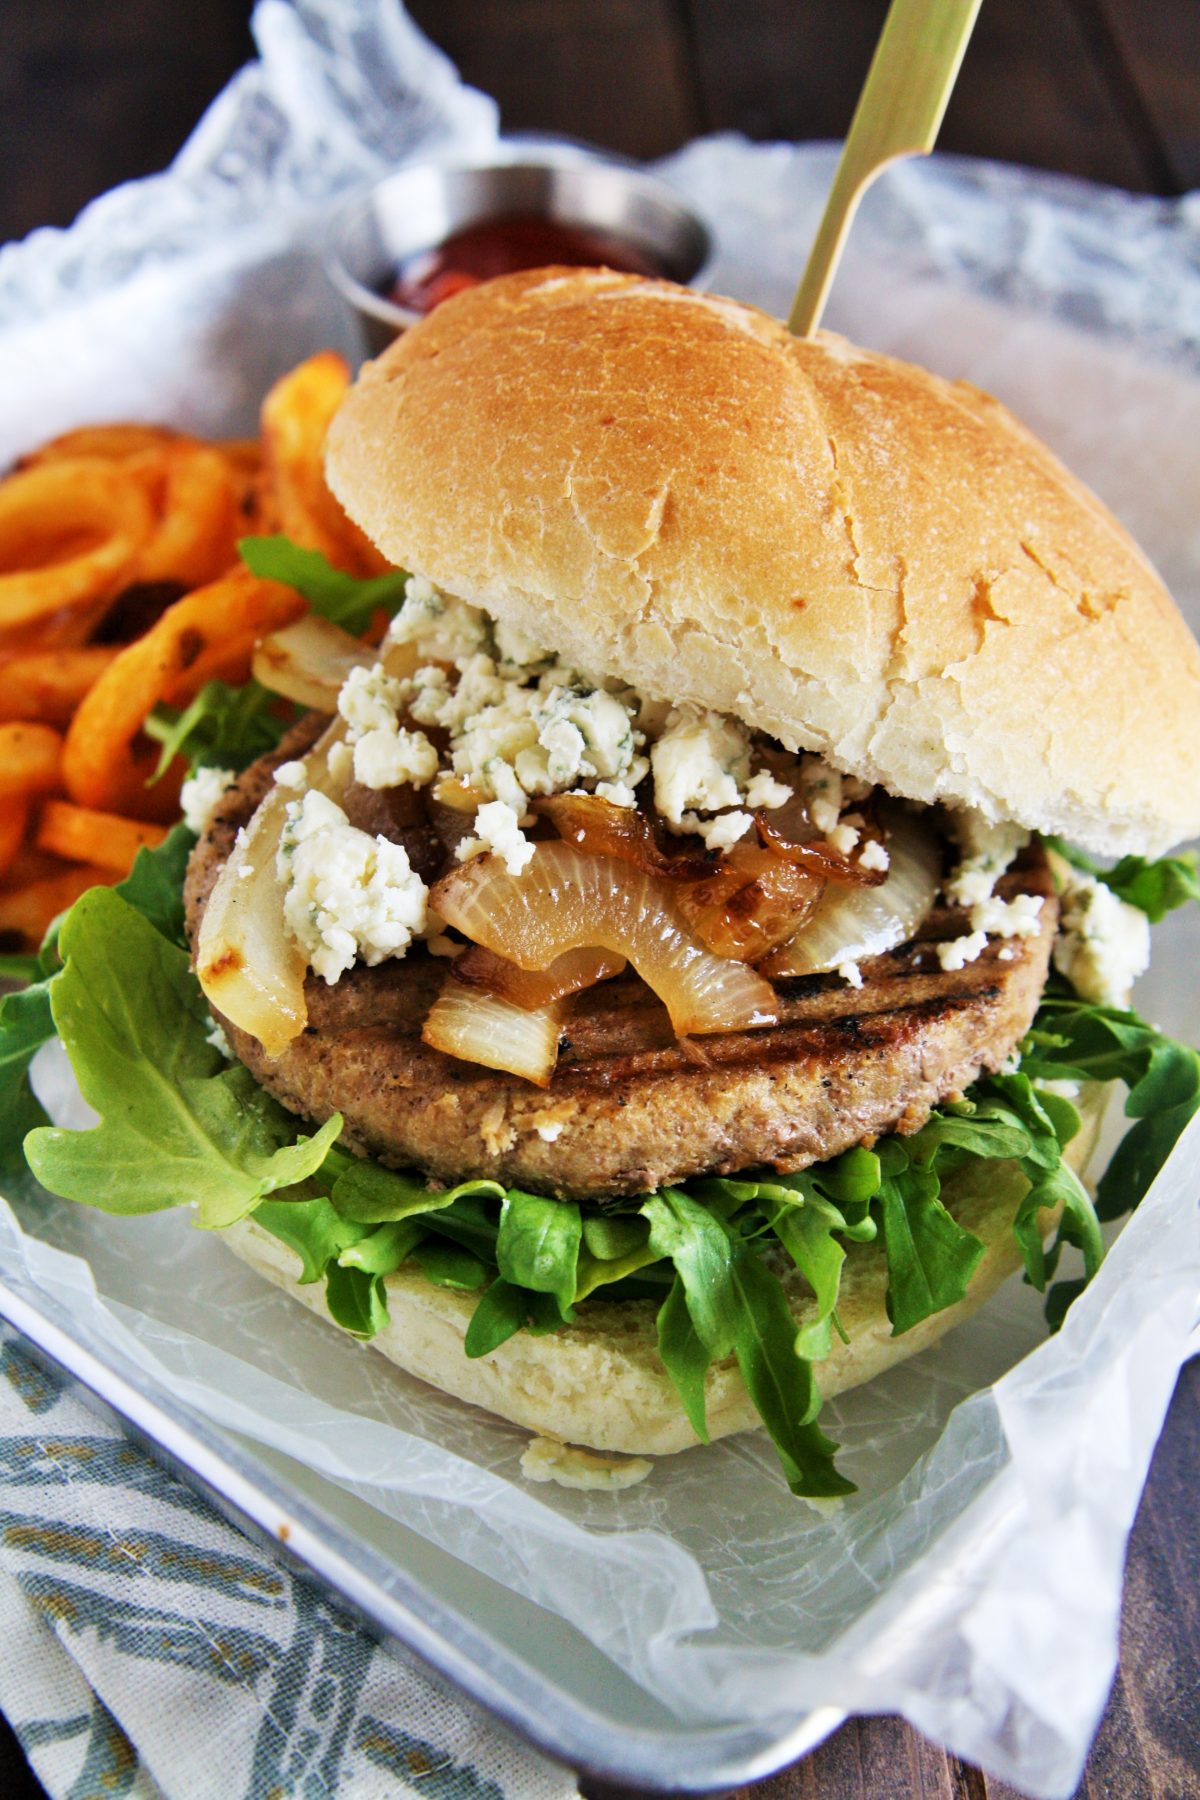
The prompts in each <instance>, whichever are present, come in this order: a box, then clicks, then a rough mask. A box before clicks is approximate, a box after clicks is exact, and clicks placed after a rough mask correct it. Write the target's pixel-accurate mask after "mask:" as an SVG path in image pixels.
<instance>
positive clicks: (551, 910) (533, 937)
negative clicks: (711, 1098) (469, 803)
mask: <svg viewBox="0 0 1200 1800" xmlns="http://www.w3.org/2000/svg"><path fill="white" fill-rule="evenodd" d="M430 901H431V904H432V905H433V907H434V908H435V909H436V911H437V912H438V913H439V914H440V915H441V917H442V918H443V919H445V920H446V922H447V923H448V924H450V925H453V926H454V927H455V929H456V930H458V931H461V932H462V933H463V935H464V936H465V937H469V938H471V939H472V940H473V941H474V942H475V943H479V944H482V945H483V946H484V947H485V949H488V950H493V951H495V953H496V954H497V955H498V956H505V957H507V958H508V959H509V960H510V961H512V962H515V963H517V964H518V965H519V966H520V967H521V968H523V969H545V968H548V967H549V965H550V964H551V963H552V962H553V961H554V959H555V958H556V957H558V956H562V955H563V953H564V952H565V951H567V950H578V949H584V948H602V949H606V950H612V951H614V952H616V954H617V955H620V956H624V957H627V958H628V960H629V961H630V962H631V963H632V964H633V966H634V968H635V969H636V970H637V972H638V974H639V975H640V976H641V977H642V980H643V981H644V982H645V983H646V985H647V986H648V987H650V988H652V989H653V990H654V992H655V993H656V994H657V995H658V997H659V999H660V1000H661V1001H662V1002H663V1004H664V1005H665V1006H666V1008H667V1011H668V1012H669V1013H670V1015H671V1023H672V1025H673V1026H674V1028H675V1032H676V1034H677V1035H678V1036H681V1037H682V1036H684V1035H685V1034H687V1033H689V1032H695V1033H698V1034H699V1033H704V1032H712V1031H742V1030H745V1029H746V1028H747V1027H749V1026H753V1025H770V1024H773V1023H774V1021H775V1019H776V1017H777V1008H776V1003H775V995H774V992H773V990H772V989H771V987H770V985H769V983H768V982H766V981H764V980H763V979H762V978H761V976H758V975H755V974H753V973H752V972H751V971H750V970H749V969H747V968H746V967H745V966H744V965H743V964H742V963H738V962H732V961H730V960H729V959H728V958H726V957H720V956H714V955H713V953H712V952H711V951H710V950H706V949H705V948H704V946H703V945H702V944H701V943H700V942H699V940H698V939H697V938H696V937H695V936H694V935H693V934H692V932H691V931H689V930H688V928H687V927H686V925H685V924H684V922H683V920H682V919H681V918H680V916H679V913H678V910H677V908H676V906H675V890H674V885H673V884H672V883H671V882H668V881H666V880H665V879H664V878H663V877H662V876H655V875H650V874H647V873H646V872H645V871H644V870H641V869H635V868H631V867H629V866H627V865H626V864H624V863H622V862H619V861H617V860H616V859H615V858H613V857H610V856H589V855H588V854H587V853H586V852H585V851H579V850H575V849H573V848H572V847H571V845H570V844H566V843H561V842H559V843H547V844H538V845H536V847H535V849H534V854H533V857H532V860H531V861H530V863H529V865H528V867H527V868H526V869H525V870H524V872H523V873H522V874H521V875H520V876H513V875H510V874H509V873H508V871H507V869H506V868H505V866H504V863H503V862H502V860H501V859H500V858H499V857H496V856H481V857H476V858H474V859H473V860H472V861H471V862H469V863H465V864H464V865H463V866H462V868H459V869H454V870H452V871H451V873H450V874H449V875H446V876H444V877H443V878H442V880H441V881H439V882H438V884H437V886H436V887H435V888H434V890H433V893H432V895H431V896H430Z"/></svg>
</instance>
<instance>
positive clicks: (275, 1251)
mask: <svg viewBox="0 0 1200 1800" xmlns="http://www.w3.org/2000/svg"><path fill="white" fill-rule="evenodd" d="M1105 1092H1106V1090H1105V1089H1103V1088H1098V1089H1095V1090H1092V1091H1091V1092H1090V1093H1088V1094H1086V1095H1085V1096H1084V1098H1083V1100H1082V1102H1081V1108H1082V1110H1083V1117H1084V1123H1083V1127H1082V1129H1081V1131H1080V1132H1079V1134H1078V1136H1077V1137H1076V1138H1075V1139H1074V1140H1073V1141H1072V1143H1071V1144H1070V1145H1069V1146H1068V1148H1067V1151H1066V1160H1067V1161H1069V1162H1070V1163H1071V1165H1072V1166H1073V1167H1074V1168H1075V1169H1076V1170H1077V1171H1079V1172H1082V1170H1083V1169H1084V1167H1085V1166H1086V1163H1087V1161H1088V1159H1089V1158H1090V1156H1091V1153H1092V1150H1093V1149H1094V1146H1095V1142H1096V1138H1097V1136H1098V1134H1099V1129H1100V1123H1101V1118H1102V1113H1103V1102H1104V1095H1105ZM1026 1188H1027V1183H1026V1180H1025V1177H1024V1176H1023V1175H1022V1174H1021V1172H1020V1170H1019V1169H1018V1168H1017V1166H1016V1164H1015V1163H1010V1162H985V1163H974V1164H971V1165H969V1166H968V1167H967V1168H965V1169H962V1170H960V1171H958V1172H957V1173H956V1174H955V1176H954V1177H953V1178H952V1179H951V1180H949V1181H947V1182H946V1183H945V1184H944V1185H943V1190H942V1199H943V1201H944V1202H945V1204H946V1205H947V1206H948V1208H949V1210H950V1211H951V1213H952V1214H953V1215H954V1217H955V1218H956V1219H957V1221H958V1223H959V1224H960V1225H962V1226H963V1227H964V1228H965V1229H966V1230H968V1231H970V1232H973V1233H974V1234H975V1236H976V1237H978V1238H979V1239H980V1240H981V1242H982V1243H983V1245H984V1254H983V1257H982V1259H981V1261H980V1264H979V1267H978V1269H977V1270H976V1273H975V1277H974V1279H973V1281H972V1283H971V1289H970V1292H969V1293H968V1295H967V1297H966V1298H965V1299H964V1300H962V1301H960V1302H959V1303H958V1304H957V1305H955V1306H951V1307H948V1308H946V1310H945V1311H943V1312H939V1313H935V1314H934V1315H933V1316H932V1317H931V1318H928V1319H925V1320H924V1321H922V1323H921V1324H919V1325H917V1326H915V1327H913V1328H912V1329H911V1330H909V1331H906V1332H905V1333H904V1334H903V1335H902V1336H900V1337H896V1336H893V1334H892V1328H891V1323H890V1321H889V1319H888V1316H887V1310H886V1306H885V1296H886V1291H887V1264H886V1260H885V1257H884V1252H883V1246H882V1244H881V1243H880V1242H879V1241H878V1240H877V1241H876V1242H874V1243H871V1244H854V1245H851V1246H849V1247H848V1249H847V1255H846V1261H845V1264H844V1266H843V1271H842V1283H841V1292H840V1295H839V1298H838V1317H839V1319H840V1321H841V1324H842V1328H843V1330H844V1331H845V1333H846V1337H847V1339H848V1340H849V1341H848V1342H842V1341H841V1339H840V1338H838V1337H837V1336H836V1335H835V1337H834V1342H833V1347H832V1350H831V1352H830V1354H829V1356H828V1357H827V1358H826V1359H825V1360H824V1361H823V1362H821V1363H819V1364H817V1366H816V1378H817V1384H818V1386H819V1388H820V1391H821V1393H822V1395H823V1396H824V1397H825V1398H831V1397H832V1396H833V1395H835V1394H839V1393H842V1392H844V1391H845V1390H846V1389H848V1388H853V1387H858V1386H860V1385H861V1384H862V1383H863V1382H865V1381H869V1380H870V1379H871V1378H872V1376H874V1375H878V1374H881V1373H882V1372H883V1370H885V1369H889V1368H891V1367H892V1366H893V1365H894V1364H896V1363H900V1362H903V1361H904V1360H905V1359H906V1358H908V1357H910V1356H914V1355H916V1353H917V1352H918V1351H920V1350H924V1349H926V1348H927V1347H928V1346H929V1345H930V1344H932V1343H934V1342H935V1341H936V1340H937V1339H938V1338H940V1337H942V1336H944V1335H945V1333H946V1332H947V1331H949V1330H951V1329H952V1328H953V1327H954V1326H955V1325H957V1324H959V1323H961V1321H962V1320H964V1319H966V1318H968V1317H969V1316H970V1315H971V1314H972V1313H973V1312H975V1311H976V1310H977V1309H978V1308H979V1307H980V1306H981V1305H982V1304H983V1302H984V1301H985V1300H986V1299H987V1298H988V1297H989V1296H990V1295H991V1294H992V1293H994V1292H995V1290H996V1288H998V1287H999V1285H1000V1283H1001V1282H1002V1281H1004V1280H1005V1279H1006V1278H1007V1277H1008V1276H1009V1275H1011V1274H1012V1273H1013V1272H1014V1271H1015V1270H1016V1269H1017V1268H1018V1267H1019V1266H1020V1260H1021V1259H1020V1252H1019V1250H1018V1248H1017V1245H1016V1242H1015V1239H1014V1237H1013V1233H1012V1224H1013V1219H1014V1217H1015V1215H1016V1211H1017V1208H1018V1206H1019V1204H1020V1201H1021V1198H1022V1195H1023V1194H1024V1193H1025V1191H1026ZM1041 1223H1042V1228H1043V1232H1044V1234H1046V1235H1048V1234H1049V1233H1050V1231H1051V1230H1052V1229H1053V1226H1054V1223H1055V1214H1054V1212H1052V1211H1046V1212H1044V1213H1043V1215H1042V1220H1041ZM221 1235H222V1237H223V1238H224V1240H225V1242H226V1243H227V1244H229V1246H230V1247H231V1248H232V1249H233V1250H234V1252H235V1253H236V1254H237V1255H238V1256H240V1257H241V1258H242V1259H243V1260H244V1261H245V1262H247V1263H249V1264H250V1266H251V1267H252V1268H254V1269H256V1270H257V1271H258V1273H259V1274H261V1275H265V1276H266V1278H267V1279H268V1280H269V1281H273V1282H274V1283H276V1285H277V1286H279V1287H282V1288H284V1289H286V1290H287V1291H288V1292H289V1293H292V1294H294V1295H295V1296H296V1298H297V1299H298V1300H301V1301H303V1302H304V1304H305V1305H306V1306H308V1307H310V1308H311V1309H312V1310H313V1311H314V1312H316V1313H318V1314H320V1315H321V1316H322V1317H323V1318H325V1319H329V1313H328V1310H327V1308H326V1305H325V1299H324V1287H323V1284H322V1283H319V1282H313V1283H309V1284H307V1285H305V1286H301V1285H300V1283H299V1280H298V1274H299V1268H300V1263H299V1258H298V1257H297V1256H296V1255H295V1253H294V1252H293V1251H292V1250H290V1249H289V1248H288V1247H287V1246H286V1245H285V1244H283V1243H281V1242H280V1240H279V1239H278V1238H276V1237H273V1236H272V1235H271V1234H270V1233H269V1232H268V1231H266V1230H264V1229H263V1228H262V1227H261V1226H259V1225H255V1224H254V1222H253V1220H252V1219H245V1220H242V1221H241V1222H240V1223H239V1224H237V1225H234V1226H231V1227H230V1228H228V1229H227V1230H226V1231H224V1232H222V1234H221ZM782 1278H783V1281H784V1286H785V1288H786V1290H787V1293H788V1299H789V1302H790V1304H791V1307H792V1311H793V1314H794V1315H795V1319H796V1324H797V1327H798V1328H799V1327H802V1326H804V1325H805V1324H808V1323H811V1322H812V1320H813V1317H814V1314H815V1302H814V1301H813V1298H812V1294H811V1292H810V1290H809V1289H808V1286H807V1283H806V1282H805V1281H804V1279H803V1277H802V1276H801V1275H800V1274H799V1273H798V1271H796V1270H794V1269H792V1268H791V1267H790V1266H789V1267H788V1269H787V1270H786V1271H785V1272H783V1275H782ZM386 1286H387V1300H388V1312H389V1319H388V1323H387V1324H386V1325H385V1326H384V1327H383V1329H382V1330H381V1331H380V1332H379V1333H378V1334H377V1335H376V1336H375V1337H374V1338H372V1339H371V1343H370V1346H369V1347H370V1348H372V1349H374V1350H378V1351H381V1352H382V1354H383V1355H384V1356H386V1357H388V1358H389V1359H390V1360H391V1361H392V1362H394V1363H397V1364H398V1365H399V1367H400V1368H402V1369H404V1370H406V1371H407V1373H408V1374H410V1375H415V1376H418V1377H419V1378H420V1379H421V1380H422V1381H427V1382H429V1383H431V1384H432V1385H433V1386H434V1387H436V1388H439V1389H441V1390H442V1392H443V1393H448V1394H453V1395H455V1396H456V1397H457V1398H458V1399H460V1400H466V1401H469V1402H471V1403H472V1404H473V1405H476V1406H481V1407H484V1408H486V1410H487V1411H488V1412H492V1413H496V1414H498V1415H499V1416H500V1417H501V1418H504V1419H509V1420H511V1421H512V1422H513V1423H514V1424H517V1425H521V1426H524V1427H526V1428H527V1429H528V1430H529V1431H532V1432H535V1433H537V1434H538V1435H539V1436H543V1437H548V1438H553V1439H557V1440H559V1441H561V1442H564V1443H571V1444H578V1445H583V1446H586V1447H587V1448H589V1449H593V1450H601V1451H610V1452H616V1453H620V1454H627V1455H635V1456H647V1455H649V1456H662V1455H667V1454H670V1453H671V1452H674V1451H677V1450H686V1449H689V1448H691V1447H692V1446H693V1445H695V1444H696V1443H697V1442H698V1439H697V1438H696V1435H695V1433H694V1432H693V1431H692V1428H691V1426H690V1424H689V1423H688V1420H687V1418H686V1416H685V1414H684V1412H683V1409H682V1407H681V1405H680V1402H679V1398H678V1395H677V1394H676V1392H675V1389H674V1388H673V1387H672V1385H671V1382H670V1380H669V1378H668V1376H667V1373H666V1370H665V1369H664V1367H663V1364H662V1362H661V1361H660V1359H659V1355H658V1348H657V1337H656V1330H655V1316H656V1313H657V1310H658V1308H657V1303H656V1302H655V1301H653V1300H625V1301H605V1300H603V1299H598V1298H595V1297H593V1298H592V1299H590V1300H588V1301H586V1302H584V1303H583V1304H582V1305H581V1306H580V1307H579V1308H578V1310H577V1320H576V1323H575V1324H573V1325H566V1326H564V1327H563V1328H562V1329H561V1330H560V1331H556V1332H554V1333H552V1334H550V1335H547V1336H540V1337H533V1336H531V1335H530V1334H529V1333H528V1332H524V1331H522V1332H518V1333H517V1334H516V1335H515V1336H514V1337H511V1338H509V1339H508V1341H507V1342H506V1343H504V1344H501V1345H500V1347H499V1348H498V1349H496V1350H493V1351H492V1352H491V1353H490V1355H488V1356H483V1357H478V1358H475V1359H468V1357H467V1356H465V1355H464V1353H463V1338H464V1336H465V1333H466V1329H467V1324H468V1322H469V1320H470V1317H471V1314H472V1312H473V1311H474V1309H475V1306H476V1303H477V1300H478V1295H476V1294H464V1293H461V1292H458V1291H456V1290H454V1289H450V1288H442V1287H435V1286H433V1284H432V1283H430V1282H429V1281H427V1280H426V1279H425V1277H424V1276H423V1275H422V1274H421V1273H420V1271H419V1270H418V1269H417V1267H416V1266H415V1264H411V1263H410V1264H406V1265H405V1266H403V1267H402V1268H400V1269H398V1270H397V1271H396V1272H395V1273H394V1274H392V1275H389V1276H388V1277H387V1278H386ZM331 1323H332V1321H331ZM334 1329H339V1328H338V1327H336V1326H335V1327H334ZM705 1389H706V1401H707V1414H708V1427H709V1435H710V1437H711V1438H713V1439H716V1438H719V1437H726V1436H728V1435H729V1434H730V1433H731V1432H735V1431H747V1430H752V1429H754V1428H756V1427H758V1426H759V1425H760V1423H761V1421H760V1420H759V1418H758V1415H757V1413H756V1412H755V1410H754V1407H753V1404H752V1403H751V1400H750V1397H749V1395H748V1394H747V1392H746V1389H745V1387H744V1385H743V1383H742V1378H741V1375H740V1374H739V1372H738V1368H737V1364H736V1362H735V1360H734V1359H733V1358H732V1357H728V1358H726V1359H725V1360H724V1361H722V1362H719V1363H714V1364H713V1365H712V1367H711V1368H710V1369H709V1371H708V1377H707V1380H706V1384H705Z"/></svg>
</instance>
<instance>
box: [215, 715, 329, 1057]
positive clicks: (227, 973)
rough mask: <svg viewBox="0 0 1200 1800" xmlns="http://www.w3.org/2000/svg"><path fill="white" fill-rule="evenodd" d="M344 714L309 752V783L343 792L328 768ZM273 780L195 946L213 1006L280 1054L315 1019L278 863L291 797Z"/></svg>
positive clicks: (226, 870)
mask: <svg viewBox="0 0 1200 1800" xmlns="http://www.w3.org/2000/svg"><path fill="white" fill-rule="evenodd" d="M345 730H346V727H345V724H344V723H343V721H342V720H341V719H338V720H337V721H336V722H335V723H334V724H333V725H331V726H330V727H329V729H328V730H327V731H326V732H325V733H324V735H323V736H322V737H321V738H320V739H319V740H318V741H317V743H316V744H315V745H314V747H313V749H312V750H311V751H310V752H309V754H308V756H307V757H305V759H304V764H305V770H306V774H307V785H308V787H309V788H319V789H320V791H321V792H322V793H324V794H329V795H330V796H331V797H336V796H337V794H338V793H339V792H340V789H341V783H340V782H335V781H334V779H333V777H332V776H331V775H330V772H329V752H330V750H331V749H332V747H333V745H334V744H336V743H338V742H340V740H341V739H342V737H343V736H344V735H345ZM295 797H296V796H295V793H294V792H292V791H291V790H289V789H287V788H280V787H272V789H271V791H270V793H269V794H267V796H266V797H265V799H264V800H263V801H262V804H261V805H260V806H259V808H258V810H257V812H256V813H255V814H254V817H253V818H252V819H251V821H250V823H249V825H248V826H247V827H246V829H245V830H244V831H243V832H241V833H240V834H239V836H238V839H237V842H236V843H235V844H234V847H233V849H232V851H231V852H230V855H229V858H228V860H227V861H226V863H225V867H224V868H223V869H222V870H221V873H220V875H219V876H218V877H217V880H216V884H215V885H214V887H213V890H212V893H211V894H210V895H209V898H208V904H207V906H206V907H205V909H204V918H203V920H202V921H201V925H200V936H199V941H198V943H197V945H196V975H197V977H198V979H199V982H200V986H201V987H202V988H203V990H204V995H205V998H206V999H207V1000H208V1001H209V1003H210V1005H212V1006H214V1007H216V1009H217V1011H218V1012H220V1013H221V1014H223V1016H224V1017H225V1018H226V1019H228V1020H229V1021H230V1023H231V1024H233V1025H236V1026H237V1027H238V1028H239V1029H240V1030H242V1031H248V1032H250V1034H251V1035H252V1036H253V1037H256V1038H257V1039H258V1040H259V1042H260V1043H261V1045H262V1047H263V1049H264V1050H265V1051H266V1052H267V1055H268V1056H278V1055H279V1053H280V1052H281V1051H282V1050H284V1049H285V1048H286V1047H287V1045H288V1044H290V1043H291V1041H292V1039H293V1038H294V1037H297V1036H298V1035H299V1033H300V1032H301V1031H303V1029H304V1026H305V1024H306V1023H307V1020H308V1007H307V1005H306V1003H305V999H304V978H305V975H306V974H307V973H308V961H307V958H306V957H305V955H304V952H303V951H302V950H301V948H300V946H299V944H298V943H297V942H296V940H295V938H294V937H293V936H292V934H291V932H290V931H289V930H288V928H287V924H286V922H285V920H284V914H283V901H284V885H283V883H282V882H281V881H280V879H279V876H278V874H277V873H276V869H275V858H276V855H277V853H278V850H279V839H280V835H281V833H282V831H283V826H284V819H285V815H286V813H287V806H288V802H289V800H294V799H295Z"/></svg>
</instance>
